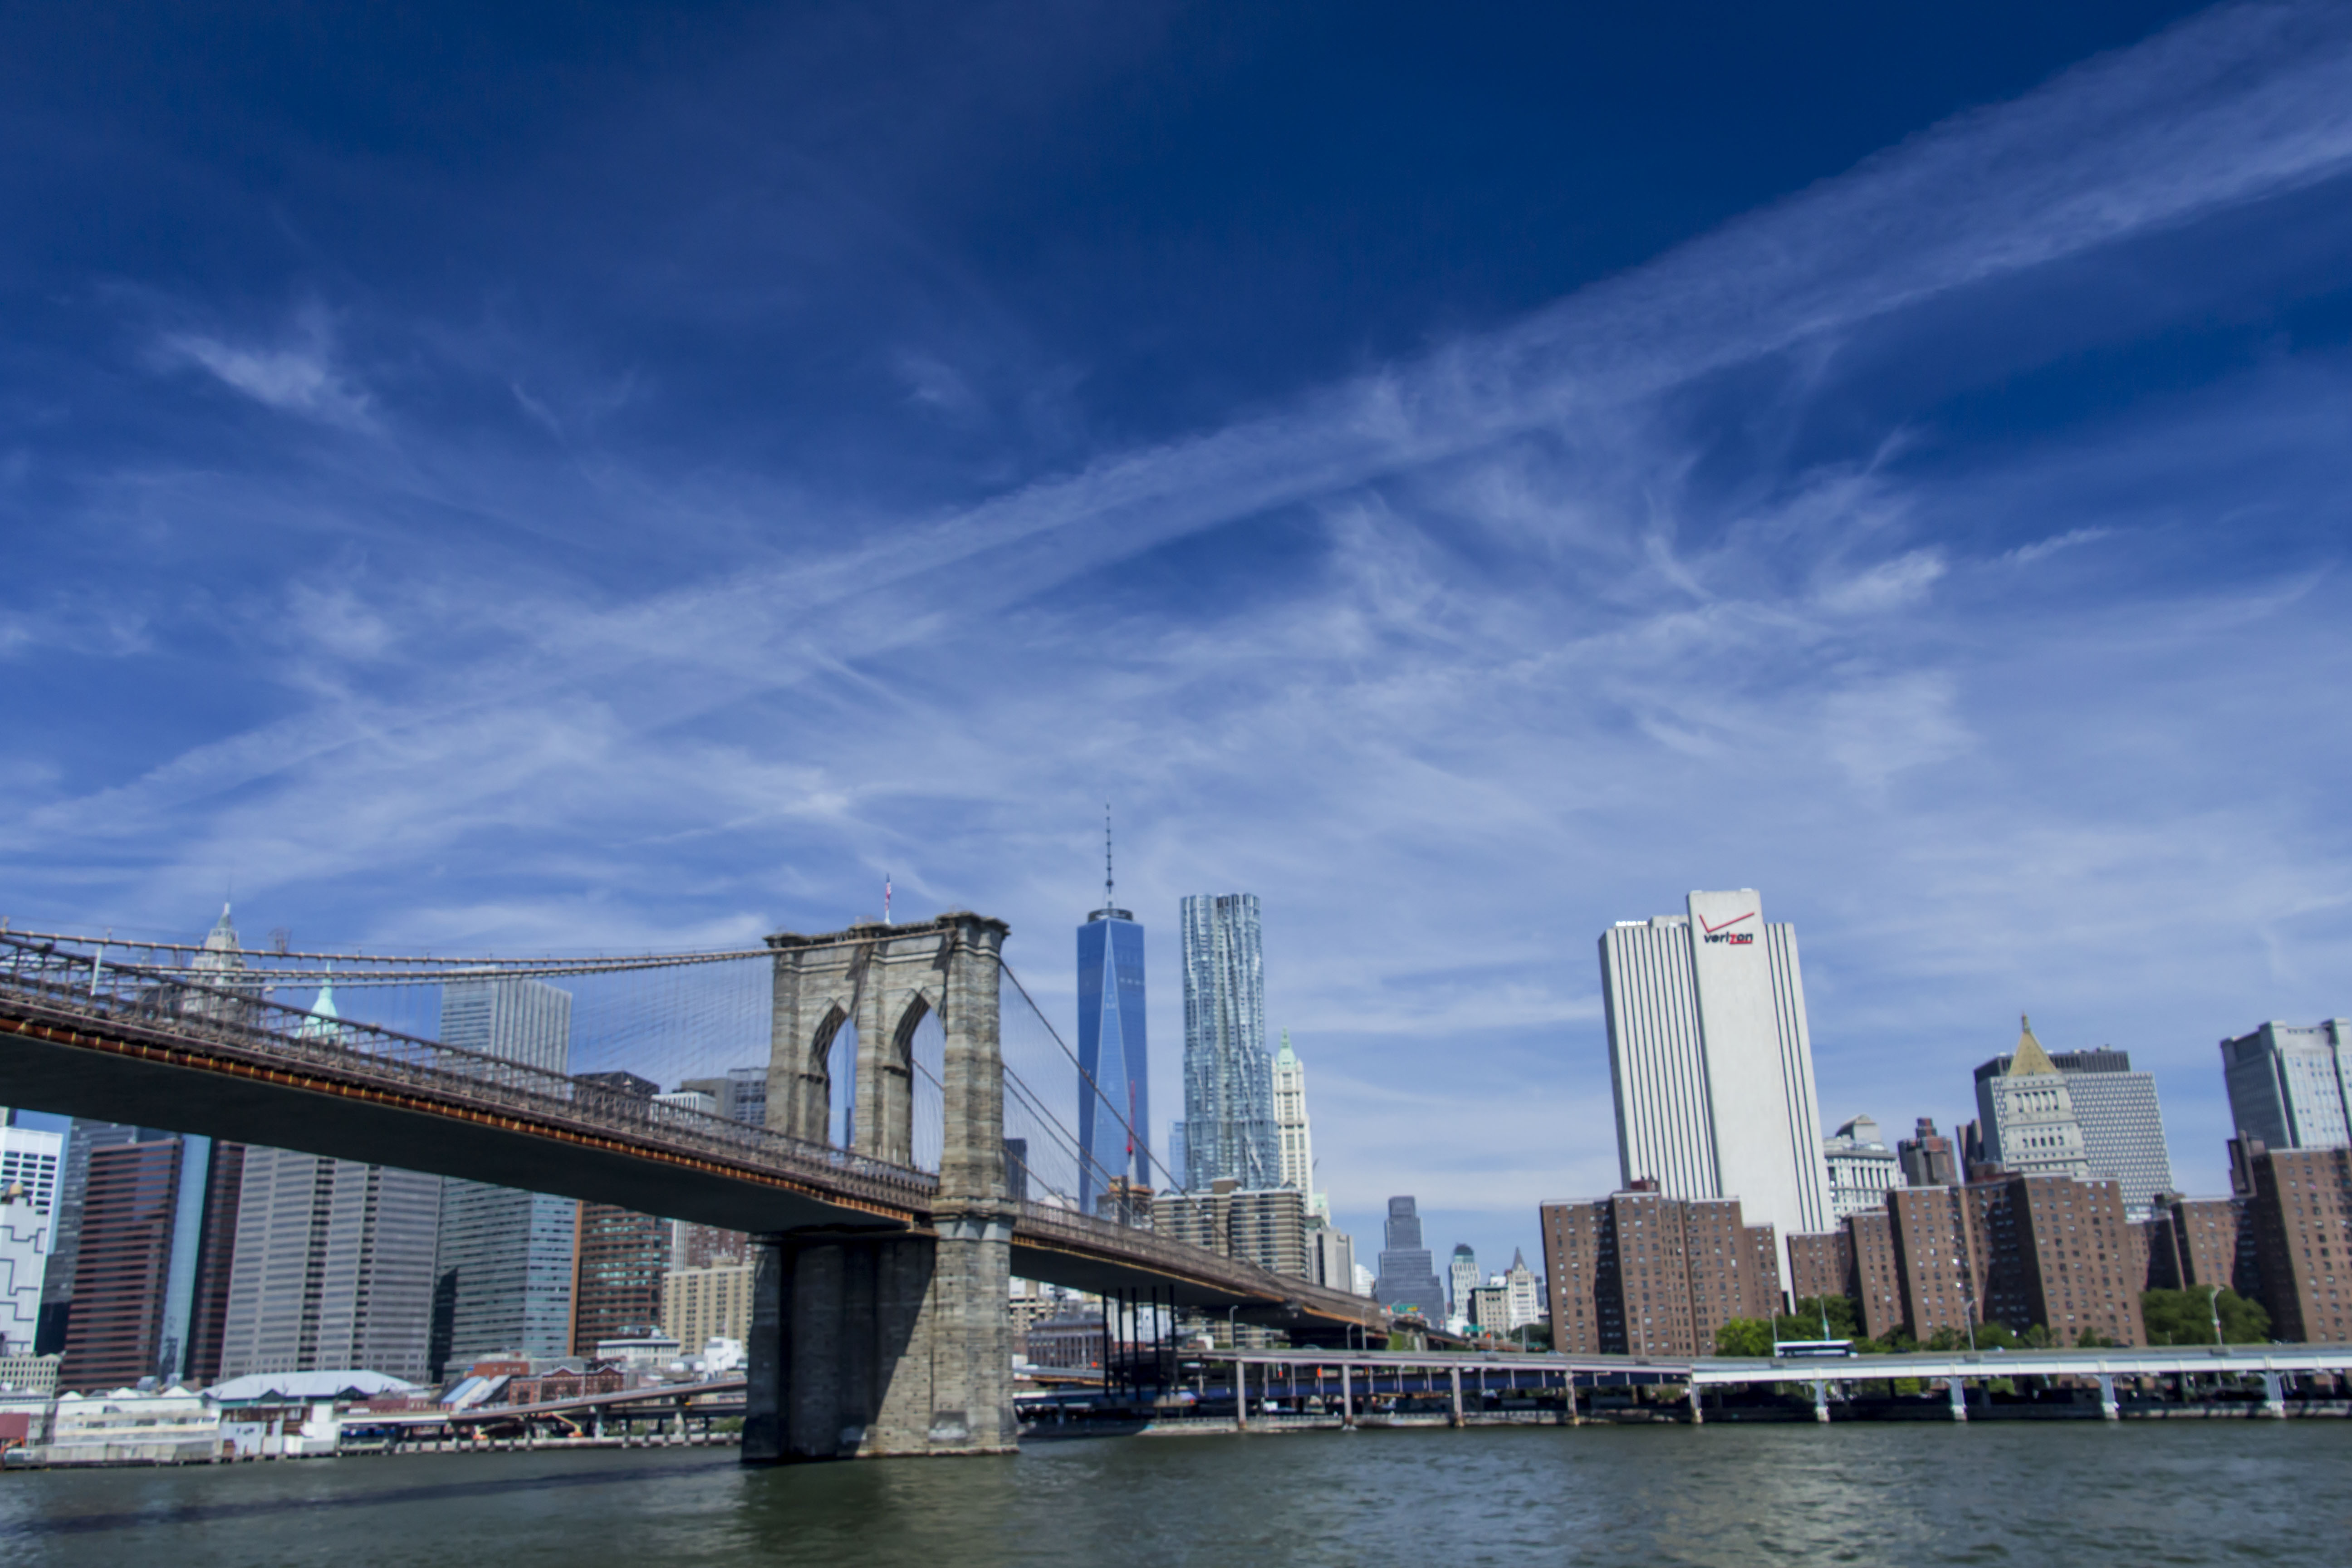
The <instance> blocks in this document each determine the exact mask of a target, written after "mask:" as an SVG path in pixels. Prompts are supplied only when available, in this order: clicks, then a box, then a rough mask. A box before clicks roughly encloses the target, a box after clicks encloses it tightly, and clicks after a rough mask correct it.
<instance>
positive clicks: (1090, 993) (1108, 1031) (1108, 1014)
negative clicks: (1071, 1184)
mask: <svg viewBox="0 0 2352 1568" xmlns="http://www.w3.org/2000/svg"><path fill="white" fill-rule="evenodd" d="M1078 1067H1079V1069H1080V1077H1079V1080H1078V1146H1079V1147H1080V1148H1082V1149H1084V1150H1085V1151H1086V1152H1087V1158H1086V1159H1085V1160H1084V1161H1083V1162H1082V1163H1080V1167H1079V1170H1078V1204H1079V1206H1080V1207H1081V1208H1082V1209H1084V1210H1085V1211H1086V1212H1087V1214H1092V1213H1094V1212H1095V1205H1096V1200H1097V1199H1098V1198H1100V1197H1101V1196H1102V1194H1103V1193H1104V1192H1105V1191H1106V1190H1107V1189H1108V1187H1109V1185H1110V1184H1111V1183H1112V1182H1113V1181H1116V1180H1118V1178H1120V1177H1125V1178H1126V1179H1127V1180H1129V1181H1130V1182H1135V1183H1138V1184H1141V1185H1143V1186H1147V1187H1156V1186H1158V1185H1159V1183H1158V1182H1157V1181H1155V1180H1154V1179H1153V1172H1152V1169H1151V1152H1150V1147H1149V1143H1148V1140H1149V1138H1150V1128H1151V1070H1150V1056H1149V1055H1148V1053H1147V1052H1146V1049H1145V1042H1144V1030H1143V927H1142V926H1140V925H1139V924H1138V923H1137V922H1136V919H1135V917H1134V916H1133V915H1131V914H1129V912H1128V911H1127V910H1121V909H1114V908H1113V907H1112V906H1111V902H1110V882H1109V879H1108V878H1105V879H1104V882H1103V907H1102V908H1101V909H1098V910H1096V911H1095V912H1094V913H1092V914H1090V915H1088V916H1087V923H1086V924H1084V925H1082V926H1080V927H1079V928H1078ZM1179 1174H1180V1175H1181V1172H1180V1173H1179Z"/></svg>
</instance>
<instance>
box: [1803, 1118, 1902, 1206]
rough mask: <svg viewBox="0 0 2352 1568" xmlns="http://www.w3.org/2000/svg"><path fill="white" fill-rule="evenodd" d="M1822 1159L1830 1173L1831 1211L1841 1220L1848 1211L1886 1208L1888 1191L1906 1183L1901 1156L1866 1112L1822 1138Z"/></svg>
mask: <svg viewBox="0 0 2352 1568" xmlns="http://www.w3.org/2000/svg"><path fill="white" fill-rule="evenodd" d="M1822 1163H1824V1164H1825V1165H1827V1166H1828V1167H1829V1173H1830V1213H1831V1215H1832V1216H1833V1217H1834V1218H1835V1219H1836V1220H1838V1221H1839V1222H1840V1223H1841V1224H1842V1223H1843V1221H1844V1219H1845V1217H1846V1215H1856V1214H1874V1213H1876V1212H1877V1211H1878V1210H1880V1209H1883V1208H1885V1206H1886V1194H1888V1193H1889V1192H1890V1191H1892V1190H1893V1189H1895V1188H1896V1187H1900V1186H1904V1185H1906V1183H1905V1181H1904V1180H1903V1162H1902V1160H1901V1158H1900V1157H1899V1156H1897V1155H1896V1153H1895V1151H1894V1150H1892V1149H1889V1148H1888V1147H1887V1146H1886V1142H1885V1139H1884V1138H1882V1137H1881V1136H1880V1135H1879V1131H1878V1123H1877V1122H1876V1121H1874V1120H1872V1119H1871V1118H1870V1117H1867V1116H1857V1117H1855V1118H1854V1119H1853V1121H1848V1122H1846V1123H1845V1124H1844V1125H1843V1126H1841V1127H1840V1128H1839V1129H1838V1130H1837V1131H1835V1132H1832V1133H1831V1134H1830V1135H1829V1136H1828V1137H1827V1138H1824V1139H1822Z"/></svg>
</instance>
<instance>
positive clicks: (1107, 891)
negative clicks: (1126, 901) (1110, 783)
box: [1103, 801, 1118, 909]
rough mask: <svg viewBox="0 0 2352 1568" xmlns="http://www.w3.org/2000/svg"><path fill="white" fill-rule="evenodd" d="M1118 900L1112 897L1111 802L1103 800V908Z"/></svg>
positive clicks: (1107, 907)
mask: <svg viewBox="0 0 2352 1568" xmlns="http://www.w3.org/2000/svg"><path fill="white" fill-rule="evenodd" d="M1117 902H1118V900H1117V899H1114V898H1112V897H1111V882H1110V802H1108V801H1105V802H1103V908H1105V909H1109V908H1110V907H1111V906H1112V905H1113V904H1116V903H1117Z"/></svg>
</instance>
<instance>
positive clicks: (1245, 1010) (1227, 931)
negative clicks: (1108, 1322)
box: [1183, 893, 1443, 1296]
mask: <svg viewBox="0 0 2352 1568" xmlns="http://www.w3.org/2000/svg"><path fill="white" fill-rule="evenodd" d="M1183 921H1184V1153H1185V1163H1186V1164H1187V1166H1188V1167H1189V1169H1188V1171H1187V1172H1186V1175H1185V1185H1186V1186H1187V1187H1189V1188H1191V1189H1192V1191H1193V1192H1196V1193H1205V1192H1207V1191H1208V1190H1209V1187H1210V1184H1212V1183H1213V1182H1216V1181H1219V1180H1230V1181H1232V1182H1234V1184H1236V1185H1237V1186H1239V1187H1241V1188H1243V1189H1244V1190H1253V1191H1254V1190H1256V1189H1259V1188H1265V1187H1277V1186H1280V1185H1281V1184H1282V1135H1281V1132H1280V1130H1279V1129H1278V1128H1277V1127H1276V1125H1275V1120H1274V1058H1273V1057H1272V1056H1271V1055H1269V1054H1268V1053H1267V1051H1266V1048H1265V958H1264V955H1263V953H1262V952H1261V950H1260V947H1259V939H1258V910H1257V895H1256V894H1255V893H1228V894H1224V895H1222V896H1220V897H1216V898H1209V897H1193V898H1187V899H1186V900H1184V904H1183ZM1431 1278H1432V1279H1434V1278H1435V1276H1434V1275H1432V1276H1431ZM1440 1294H1441V1296H1442V1295H1443V1292H1442V1291H1441V1292H1440Z"/></svg>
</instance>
